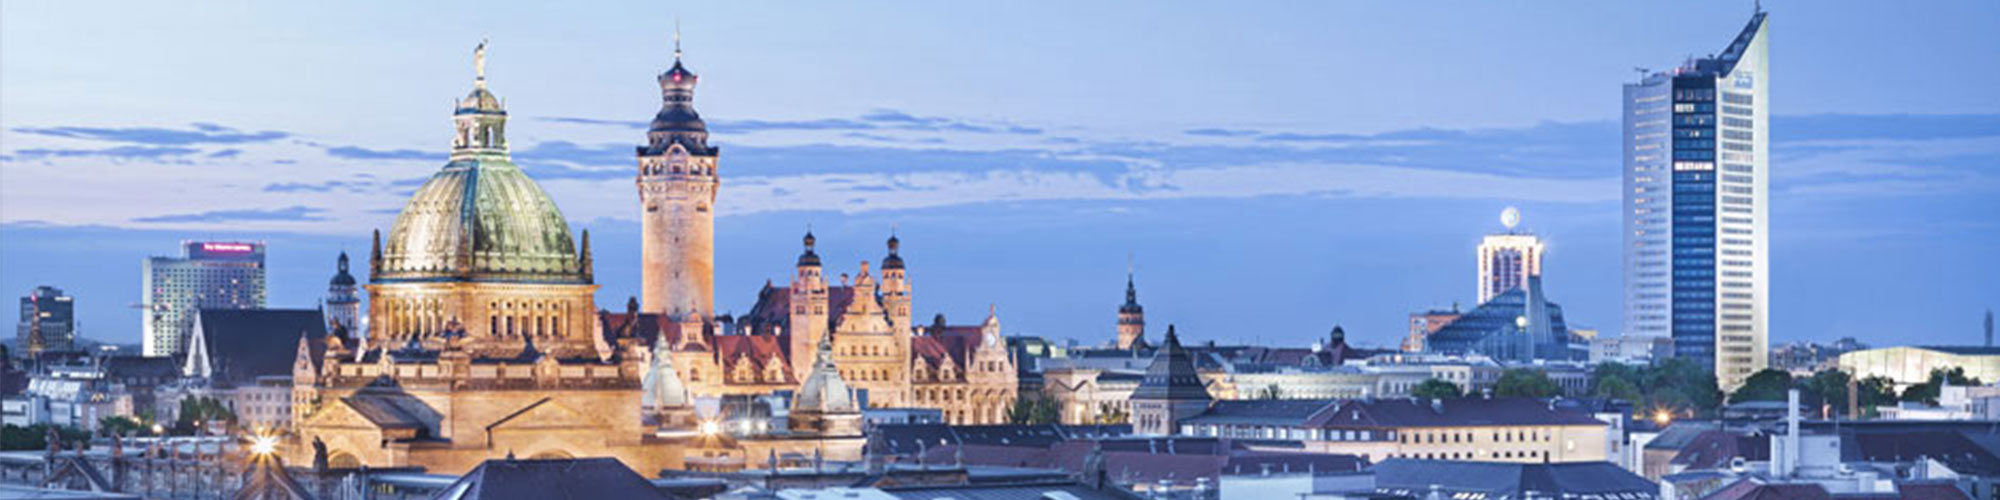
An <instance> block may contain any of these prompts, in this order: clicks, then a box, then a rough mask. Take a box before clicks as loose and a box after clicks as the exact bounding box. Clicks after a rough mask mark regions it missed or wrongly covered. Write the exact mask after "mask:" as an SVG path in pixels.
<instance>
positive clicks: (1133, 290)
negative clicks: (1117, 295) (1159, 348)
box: [1118, 273, 1146, 349]
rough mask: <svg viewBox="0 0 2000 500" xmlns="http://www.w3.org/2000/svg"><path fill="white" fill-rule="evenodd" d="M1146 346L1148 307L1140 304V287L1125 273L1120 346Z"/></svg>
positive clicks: (1119, 332)
mask: <svg viewBox="0 0 2000 500" xmlns="http://www.w3.org/2000/svg"><path fill="white" fill-rule="evenodd" d="M1145 346H1146V308H1145V307H1143V306H1140V305H1139V287H1138V285H1136V284H1134V283H1133V281H1132V275H1131V274H1130V273H1127V274H1126V275H1125V303H1124V304H1121V305H1119V306H1118V348H1119V349H1132V348H1143V347H1145Z"/></svg>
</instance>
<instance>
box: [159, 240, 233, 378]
mask: <svg viewBox="0 0 2000 500" xmlns="http://www.w3.org/2000/svg"><path fill="white" fill-rule="evenodd" d="M181 248H182V252H183V253H182V254H181V257H149V258H147V259H146V261H145V266H144V270H143V271H141V273H142V274H141V275H140V278H141V279H140V281H141V286H142V287H144V292H143V293H144V295H143V296H144V297H145V298H146V302H145V304H144V305H143V306H144V307H145V309H146V312H145V315H144V320H145V323H144V324H143V325H142V326H143V327H144V329H145V330H144V331H145V337H144V338H143V339H142V340H143V342H142V344H143V345H144V346H145V353H146V356H150V357H160V356H175V355H179V354H182V353H185V352H187V339H188V333H189V332H191V331H193V329H194V318H195V315H197V314H198V313H199V312H200V311H201V310H202V309H263V308H264V244H263V243H261V242H257V243H245V242H226V241H188V242H183V244H182V245H181Z"/></svg>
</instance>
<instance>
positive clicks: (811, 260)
mask: <svg viewBox="0 0 2000 500" xmlns="http://www.w3.org/2000/svg"><path fill="white" fill-rule="evenodd" d="M816 241H818V239H817V238H813V233H812V230H810V229H808V230H806V237H805V244H806V251H805V253H801V254H799V267H806V266H813V267H819V254H816V253H813V243H814V242H816Z"/></svg>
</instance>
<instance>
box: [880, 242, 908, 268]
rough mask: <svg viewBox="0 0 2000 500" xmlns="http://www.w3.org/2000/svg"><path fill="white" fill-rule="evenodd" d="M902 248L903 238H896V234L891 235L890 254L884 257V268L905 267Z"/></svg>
mask: <svg viewBox="0 0 2000 500" xmlns="http://www.w3.org/2000/svg"><path fill="white" fill-rule="evenodd" d="M902 248H903V240H899V239H896V235H893V234H891V235H889V256H888V257H883V258H882V269H883V270H889V269H902V268H903V255H902V254H901V253H900V251H901V250H902Z"/></svg>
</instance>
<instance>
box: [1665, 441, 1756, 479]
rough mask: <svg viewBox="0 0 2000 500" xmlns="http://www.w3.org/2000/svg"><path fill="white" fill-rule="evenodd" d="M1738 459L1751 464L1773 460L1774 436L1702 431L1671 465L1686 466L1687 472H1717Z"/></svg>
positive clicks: (1682, 448) (1683, 448)
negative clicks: (1731, 460)
mask: <svg viewBox="0 0 2000 500" xmlns="http://www.w3.org/2000/svg"><path fill="white" fill-rule="evenodd" d="M1736 457H1742V458H1743V459H1744V460H1746V461H1752V462H1757V461H1765V460H1770V459H1771V436H1770V435H1768V434H1756V435H1745V434H1739V433H1734V432H1725V431H1707V432H1703V433H1701V434H1700V435H1698V436H1695V438H1694V440H1693V441H1691V442H1689V443H1688V445H1687V446H1684V447H1681V451H1680V453H1679V454H1676V455H1674V458H1673V460H1672V461H1671V462H1670V463H1672V464H1674V465H1680V466H1684V470H1704V469H1717V468H1724V467H1728V466H1729V462H1730V459H1731V458H1736Z"/></svg>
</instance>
